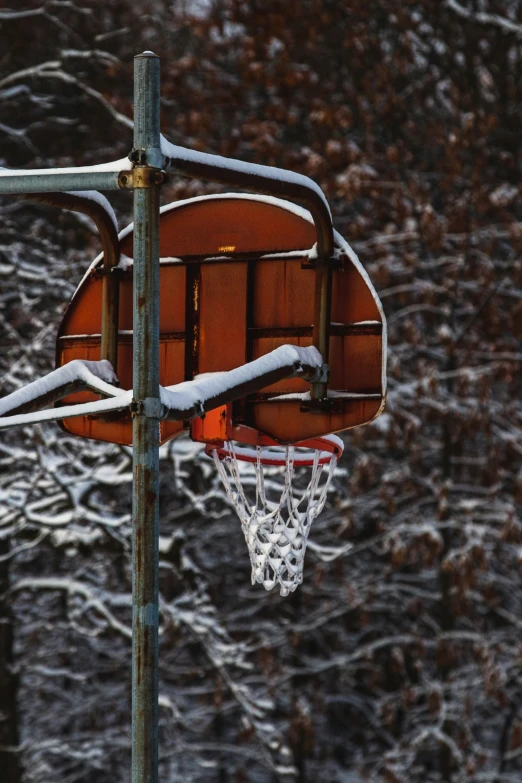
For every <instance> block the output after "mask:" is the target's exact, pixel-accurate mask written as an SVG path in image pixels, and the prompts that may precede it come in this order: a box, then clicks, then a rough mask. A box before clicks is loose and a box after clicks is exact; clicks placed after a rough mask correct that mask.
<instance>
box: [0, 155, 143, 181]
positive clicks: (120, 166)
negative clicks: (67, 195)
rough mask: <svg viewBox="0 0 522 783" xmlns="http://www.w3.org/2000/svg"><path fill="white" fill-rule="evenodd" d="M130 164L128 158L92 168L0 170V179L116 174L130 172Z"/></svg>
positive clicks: (95, 165)
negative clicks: (34, 175)
mask: <svg viewBox="0 0 522 783" xmlns="http://www.w3.org/2000/svg"><path fill="white" fill-rule="evenodd" d="M131 169H132V163H131V162H130V160H129V159H128V158H121V160H110V161H109V162H108V163H96V164H94V165H93V166H68V167H61V168H56V169H6V168H3V167H2V168H0V177H7V176H10V175H12V174H16V175H17V176H18V175H22V176H23V175H25V176H28V177H29V176H32V175H33V174H96V173H99V174H103V173H109V174H110V173H113V174H118V173H119V172H120V171H130V170H131Z"/></svg>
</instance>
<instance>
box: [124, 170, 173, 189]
mask: <svg viewBox="0 0 522 783" xmlns="http://www.w3.org/2000/svg"><path fill="white" fill-rule="evenodd" d="M164 180H165V172H164V171H160V170H159V169H153V168H152V166H136V168H134V169H132V171H120V173H119V174H118V185H119V186H120V188H124V189H127V190H136V189H137V188H154V187H156V185H161V183H162V182H164Z"/></svg>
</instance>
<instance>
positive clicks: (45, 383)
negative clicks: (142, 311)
mask: <svg viewBox="0 0 522 783" xmlns="http://www.w3.org/2000/svg"><path fill="white" fill-rule="evenodd" d="M322 361H323V360H322V357H321V354H320V353H319V352H318V351H317V349H316V348H314V347H313V346H312V347H310V348H301V347H298V346H295V345H281V346H280V347H279V348H276V349H275V350H274V351H271V352H270V353H267V354H265V355H264V356H261V357H260V358H259V359H255V360H254V361H253V362H249V363H248V364H244V365H242V366H241V367H236V368H235V369H234V370H229V371H228V372H219V373H209V374H207V375H203V376H200V377H199V378H195V379H194V380H193V381H186V382H185V383H179V384H177V385H175V386H169V387H168V388H164V387H162V386H160V387H159V392H160V399H161V402H162V404H163V406H164V410H163V412H162V414H161V415H162V417H163V418H166V419H169V420H171V421H185V420H189V419H191V418H193V417H194V416H195V415H201V413H203V412H204V411H205V410H212V408H214V407H217V406H218V405H224V404H225V403H227V402H231V401H232V400H234V399H237V398H238V397H242V396H244V395H245V394H248V393H250V392H253V391H258V390H259V389H262V388H263V387H264V386H266V385H268V384H269V383H272V382H273V381H274V380H282V379H283V378H291V377H294V376H296V375H302V377H304V378H306V379H307V380H310V382H312V378H311V376H312V375H314V371H315V370H316V369H318V368H320V367H321V365H322ZM307 374H308V376H310V377H307ZM275 376H277V377H275ZM111 381H116V376H115V374H114V371H113V369H112V366H111V364H110V362H108V361H106V360H102V361H99V362H90V361H83V360H81V359H75V360H74V361H72V362H69V363H68V364H65V365H64V366H63V367H59V368H58V369H57V370H54V371H53V372H51V373H49V374H48V375H46V376H45V377H44V378H41V379H40V380H38V381H34V382H33V383H30V384H28V385H27V386H25V387H24V388H22V389H19V390H18V391H15V392H13V393H12V394H9V395H7V397H3V398H2V399H1V400H0V430H2V429H7V428H8V427H17V426H22V425H26V424H36V423H38V422H42V421H60V420H62V419H68V418H72V417H76V416H90V415H99V414H101V413H111V412H114V411H120V410H124V409H125V408H129V406H130V405H131V403H132V402H133V393H132V390H129V391H123V390H122V389H119V388H117V387H116V386H113V385H112V383H111ZM74 382H79V383H80V384H81V385H82V386H83V388H89V389H91V390H93V391H96V392H99V393H101V394H106V395H108V396H109V397H110V399H104V400H97V401H95V402H86V403H80V404H76V405H66V406H61V407H60V408H51V409H50V410H39V411H35V412H30V413H20V414H15V415H11V416H6V415H3V414H8V413H9V411H12V410H17V409H19V408H20V407H22V406H24V405H27V404H29V403H32V402H34V403H37V402H38V400H39V399H42V400H43V403H42V407H43V404H46V402H48V401H49V400H48V397H49V396H52V393H53V392H57V396H55V397H54V399H59V398H60V396H64V395H63V394H62V395H60V394H59V393H58V392H59V391H60V390H62V391H63V390H64V388H65V387H66V386H67V385H69V384H73V383H74ZM75 390H76V391H78V390H79V389H75ZM69 393H71V390H70V389H68V390H66V394H69Z"/></svg>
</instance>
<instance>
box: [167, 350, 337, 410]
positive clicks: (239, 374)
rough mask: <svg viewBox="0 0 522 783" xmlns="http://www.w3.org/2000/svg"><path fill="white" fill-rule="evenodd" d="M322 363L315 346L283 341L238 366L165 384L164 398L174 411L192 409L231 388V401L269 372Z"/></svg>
mask: <svg viewBox="0 0 522 783" xmlns="http://www.w3.org/2000/svg"><path fill="white" fill-rule="evenodd" d="M322 363H323V359H322V357H321V354H320V353H319V351H318V350H317V348H314V347H313V346H312V347H310V348H300V347H298V346H296V345H281V346H280V347H279V348H276V349H275V350H274V351H271V352H270V353H267V354H265V355H264V356H261V357H260V358H259V359H255V360H254V361H253V362H249V363H248V364H243V365H242V366H241V367H236V368H235V369H234V370H229V371H228V372H217V373H209V374H206V375H202V376H199V377H196V378H194V380H193V381H185V382H184V383H178V384H176V385H175V386H168V387H167V388H163V387H161V390H160V391H161V401H162V403H163V404H164V405H166V406H167V407H168V408H170V409H171V410H174V411H188V410H190V409H191V408H198V407H201V406H204V405H205V403H206V402H207V401H209V400H214V399H216V398H218V397H222V396H226V395H227V393H228V392H230V397H229V400H228V401H231V400H232V399H233V396H232V394H233V392H234V389H236V388H238V387H242V386H244V384H247V383H252V382H255V380H256V379H258V378H261V377H264V376H266V375H268V374H269V373H273V372H277V370H282V369H283V368H288V367H296V373H297V372H298V370H299V367H300V366H306V367H311V368H317V369H318V368H319V367H321V365H322ZM261 385H265V384H264V382H263V383H261V382H260V385H259V387H258V388H261Z"/></svg>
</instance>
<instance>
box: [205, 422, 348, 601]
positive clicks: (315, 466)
mask: <svg viewBox="0 0 522 783" xmlns="http://www.w3.org/2000/svg"><path fill="white" fill-rule="evenodd" d="M323 442H325V443H327V444H328V445H330V444H334V445H335V447H336V448H335V449H334V451H330V450H328V451H321V450H319V449H314V450H313V451H312V452H310V451H307V452H306V453H305V454H303V453H302V451H300V450H299V449H298V448H296V447H295V446H283V447H279V448H278V449H277V450H276V449H266V448H262V447H260V446H256V447H254V448H252V447H250V448H248V449H244V448H240V447H237V446H235V445H234V443H233V441H226V442H225V444H224V446H223V447H222V448H220V449H216V448H212V447H210V448H208V452H207V453H209V454H210V455H211V456H212V457H213V458H214V462H215V464H216V468H217V470H218V473H219V476H220V478H221V481H222V482H223V485H224V487H225V491H226V494H227V497H228V499H229V500H230V502H231V503H232V505H233V506H234V508H235V509H236V511H237V514H238V516H239V519H240V520H241V527H242V529H243V533H244V535H245V540H246V543H247V547H248V551H249V553H250V562H251V565H252V584H256V583H257V584H262V585H263V587H264V588H265V589H266V590H272V588H274V587H275V586H276V585H278V586H279V588H280V592H281V595H283V596H286V595H288V594H289V593H292V592H293V591H294V590H295V589H296V587H297V586H298V585H300V584H301V582H302V581H303V564H304V557H305V553H306V544H307V542H308V534H309V532H310V527H311V525H312V522H313V521H314V519H315V518H316V517H317V516H318V515H319V514H320V513H321V511H322V510H323V508H324V504H325V502H326V497H327V494H328V489H329V487H330V484H331V482H332V479H333V476H334V471H335V468H336V466H337V461H338V457H339V456H340V454H342V441H340V439H339V438H336V437H335V436H328V438H324V439H323ZM241 463H247V464H249V465H250V466H251V467H250V471H249V470H248V468H245V466H244V464H242V467H241V468H240V464H241ZM304 465H306V466H309V467H311V476H310V480H309V482H308V485H307V486H306V488H305V489H301V490H300V489H298V488H296V487H295V486H294V482H295V478H296V467H299V466H304ZM268 466H281V467H283V468H284V484H283V488H282V492H281V495H280V497H279V499H278V500H275V499H274V494H276V493H277V491H280V490H281V486H280V484H276V483H275V482H274V481H272V480H270V477H269V475H265V470H266V468H267V467H268ZM252 472H253V475H254V478H255V500H254V493H252V499H251V500H249V498H248V497H247V495H246V493H245V487H244V484H245V483H249V481H248V480H249V479H250V482H251V483H253V482H252V481H251V479H252Z"/></svg>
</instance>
